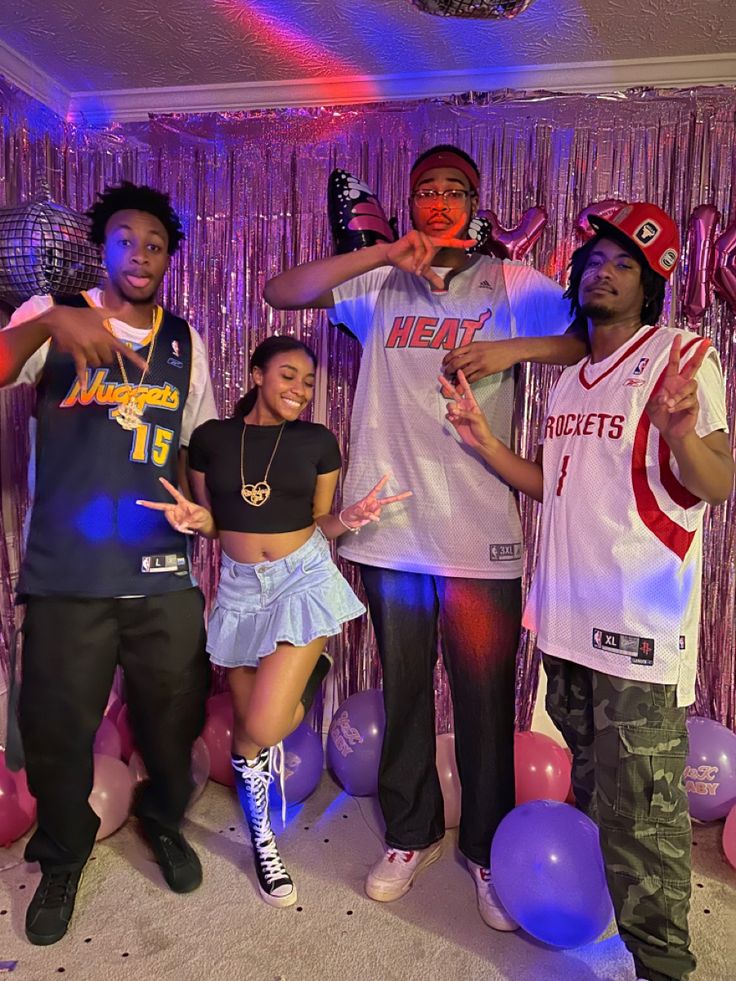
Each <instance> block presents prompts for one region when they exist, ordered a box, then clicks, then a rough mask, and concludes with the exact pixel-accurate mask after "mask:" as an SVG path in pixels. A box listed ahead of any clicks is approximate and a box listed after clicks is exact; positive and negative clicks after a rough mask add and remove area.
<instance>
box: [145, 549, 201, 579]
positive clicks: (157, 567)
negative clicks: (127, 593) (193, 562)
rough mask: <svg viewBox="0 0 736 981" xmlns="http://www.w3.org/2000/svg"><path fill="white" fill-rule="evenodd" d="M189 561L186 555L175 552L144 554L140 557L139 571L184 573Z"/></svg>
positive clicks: (187, 569) (181, 574)
mask: <svg viewBox="0 0 736 981" xmlns="http://www.w3.org/2000/svg"><path fill="white" fill-rule="evenodd" d="M188 571H189V563H188V561H187V557H186V555H182V554H178V553H175V552H171V553H168V554H166V553H161V554H159V555H144V556H142V558H141V572H175V573H176V574H177V575H179V576H183V575H186V573H187V572H188Z"/></svg>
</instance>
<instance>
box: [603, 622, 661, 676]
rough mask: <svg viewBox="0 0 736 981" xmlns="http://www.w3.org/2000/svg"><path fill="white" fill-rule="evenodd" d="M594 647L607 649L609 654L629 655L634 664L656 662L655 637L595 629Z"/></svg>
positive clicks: (645, 664)
mask: <svg viewBox="0 0 736 981" xmlns="http://www.w3.org/2000/svg"><path fill="white" fill-rule="evenodd" d="M593 647H594V648H595V649H596V650H597V651H607V652H608V653H609V654H621V655H622V656H623V657H628V658H630V660H631V663H632V664H639V665H642V666H643V667H649V668H650V667H651V666H652V665H653V664H654V639H653V638H652V637H636V636H634V635H633V634H620V633H617V632H616V631H613V630H602V629H601V628H600V627H596V628H595V629H594V630H593Z"/></svg>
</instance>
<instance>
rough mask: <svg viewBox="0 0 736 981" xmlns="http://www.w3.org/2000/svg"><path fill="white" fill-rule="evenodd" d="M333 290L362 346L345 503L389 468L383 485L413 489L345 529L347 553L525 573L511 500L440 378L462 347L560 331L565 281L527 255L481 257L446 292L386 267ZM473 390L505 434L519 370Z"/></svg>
mask: <svg viewBox="0 0 736 981" xmlns="http://www.w3.org/2000/svg"><path fill="white" fill-rule="evenodd" d="M333 292H334V296H335V308H334V309H333V310H331V311H330V320H331V321H332V322H333V323H343V324H345V325H346V326H347V327H348V328H349V329H350V330H351V331H352V332H353V333H354V334H355V336H356V337H357V338H358V340H359V341H360V342H361V344H362V345H363V356H362V359H361V365H360V374H359V376H358V383H357V386H356V391H355V401H354V405H353V414H352V421H351V428H350V460H349V467H348V472H347V476H346V478H345V486H344V489H343V497H342V499H343V502H344V503H345V504H352V503H353V502H354V501H357V500H359V499H360V498H361V497H363V496H364V495H365V494H366V493H367V492H368V491H369V490H370V489H371V487H373V485H374V484H375V483H376V482H377V480H378V479H379V478H380V477H381V476H382V474H384V473H387V472H389V471H390V472H391V473H392V474H393V478H392V480H391V482H390V483H389V485H388V487H387V489H386V491H385V492H384V493H394V492H396V491H398V490H411V491H413V493H414V496H413V497H411V498H409V499H408V500H406V501H403V502H402V503H400V504H396V505H392V506H391V507H390V508H387V509H386V510H385V511H384V512H383V515H382V516H381V521H380V523H378V524H370V525H367V526H366V527H364V528H362V529H361V531H360V534H359V535H354V536H353V535H346V536H344V538H343V544H342V546H341V548H340V554H341V555H342V556H343V557H345V558H348V559H352V560H353V561H356V562H362V563H365V564H366V565H373V566H382V567H383V568H387V569H400V570H404V571H409V572H421V573H431V574H437V575H443V576H459V577H463V578H472V579H513V578H516V577H518V576H520V575H521V567H522V557H521V526H520V522H519V514H518V509H517V506H516V500H515V498H514V496H513V494H512V493H511V491H510V490H509V488H508V486H506V485H505V484H503V483H502V482H501V481H500V480H499V479H498V478H497V477H496V476H495V474H493V473H492V472H491V471H490V470H489V468H488V467H487V466H486V465H485V463H484V462H483V461H482V460H481V459H480V457H478V455H477V454H476V453H474V452H473V451H472V450H468V449H467V448H466V447H465V446H464V445H463V444H462V442H461V441H460V440H459V438H458V436H457V434H456V432H455V430H454V428H453V427H452V426H451V425H450V424H449V423H448V422H447V420H446V419H445V413H446V402H445V399H444V398H443V397H442V394H441V392H440V385H439V382H438V380H437V376H438V375H439V374H440V372H441V370H442V358H443V357H444V355H445V354H446V353H447V352H448V351H450V350H452V349H453V348H455V347H459V346H461V345H464V344H470V343H472V342H473V341H492V340H500V339H506V338H510V337H515V336H529V335H540V334H555V333H562V332H563V331H564V330H565V329H566V327H567V325H568V324H569V322H570V315H569V303H568V302H567V301H565V300H563V299H562V290H561V289H560V287H559V286H558V285H557V284H556V283H553V282H552V281H551V280H550V279H547V277H546V276H542V275H541V273H538V272H536V271H535V270H534V269H532V268H530V267H529V266H526V265H523V264H522V263H518V262H515V263H511V262H501V261H499V260H496V259H489V258H487V257H485V256H479V257H477V258H476V259H474V260H473V262H472V263H470V265H469V266H468V267H467V268H466V269H464V270H463V271H462V272H460V273H459V274H458V275H456V276H455V277H454V278H453V279H452V280H451V281H450V284H449V289H448V290H447V291H446V292H443V293H432V292H431V290H430V287H429V284H428V283H427V282H426V280H424V279H421V278H419V277H417V276H413V275H411V274H409V273H404V272H401V271H400V270H398V269H394V268H392V267H390V266H384V267H381V268H380V269H377V270H375V271H373V272H370V273H365V274H363V275H361V276H357V277H355V278H354V279H352V280H349V281H348V282H346V283H343V284H342V285H341V286H340V287H338V288H336V289H335V290H334V291H333ZM473 390H474V392H475V395H476V397H477V399H478V401H479V403H480V405H481V408H482V409H483V411H484V412H485V414H486V415H487V417H488V419H489V421H490V423H491V426H492V428H493V431H494V432H496V433H497V434H498V435H499V437H500V438H501V439H503V440H504V442H506V443H507V444H508V443H509V442H510V440H511V424H512V414H513V401H514V382H513V373H512V372H511V371H505V372H503V373H501V374H496V375H492V376H490V377H488V378H484V379H482V380H481V381H480V382H478V383H476V384H475V385H473Z"/></svg>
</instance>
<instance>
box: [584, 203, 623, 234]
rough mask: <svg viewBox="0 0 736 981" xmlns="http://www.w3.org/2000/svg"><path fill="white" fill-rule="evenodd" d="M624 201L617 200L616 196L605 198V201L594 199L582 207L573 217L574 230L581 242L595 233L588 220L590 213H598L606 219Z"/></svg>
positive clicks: (614, 212) (609, 218)
mask: <svg viewBox="0 0 736 981" xmlns="http://www.w3.org/2000/svg"><path fill="white" fill-rule="evenodd" d="M626 203H627V202H626V201H619V200H618V198H606V200H605V201H596V202H595V203H594V204H589V205H588V207H587V208H583V210H582V211H581V212H580V214H579V215H578V216H577V218H576V219H575V232H576V234H577V235H578V237H579V238H581V239H582V240H583V242H587V241H588V239H590V238H593V236H594V235H596V234H597V232H596V230H595V229H594V228H593V226H592V225H591V224H590V222H589V221H588V218H589V217H590V216H591V215H600V217H601V218H605V219H607V220H608V221H610V220H611V218H612V217H613V216H614V215H615V214H616V212H617V211H619V210H620V209H621V208H623V206H624V205H625V204H626Z"/></svg>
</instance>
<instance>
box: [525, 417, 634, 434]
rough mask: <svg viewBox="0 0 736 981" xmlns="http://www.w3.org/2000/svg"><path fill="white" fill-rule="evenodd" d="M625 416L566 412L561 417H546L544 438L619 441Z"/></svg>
mask: <svg viewBox="0 0 736 981" xmlns="http://www.w3.org/2000/svg"><path fill="white" fill-rule="evenodd" d="M625 422H626V416H621V415H618V416H612V415H610V413H608V412H582V413H574V412H568V413H566V414H565V415H561V416H547V419H546V421H545V423H544V438H545V439H554V438H555V437H560V436H595V437H596V438H597V439H603V438H604V436H605V437H607V438H608V439H621V437H622V435H623V432H624V423H625Z"/></svg>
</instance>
